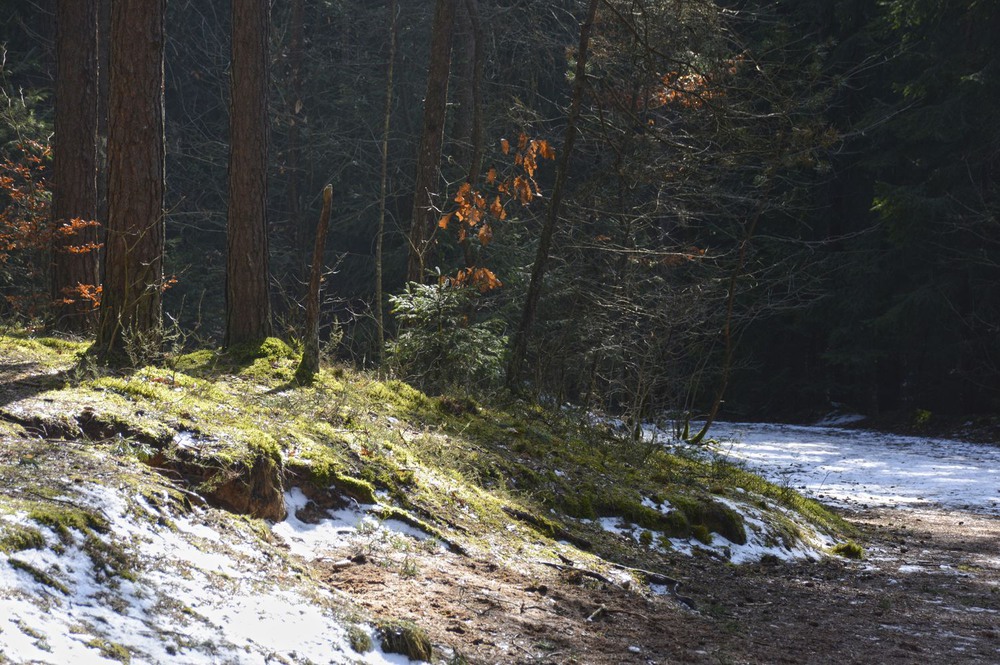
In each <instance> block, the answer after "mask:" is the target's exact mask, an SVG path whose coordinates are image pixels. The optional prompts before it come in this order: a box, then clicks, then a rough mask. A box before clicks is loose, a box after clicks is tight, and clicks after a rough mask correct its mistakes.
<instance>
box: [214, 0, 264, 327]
mask: <svg viewBox="0 0 1000 665" xmlns="http://www.w3.org/2000/svg"><path fill="white" fill-rule="evenodd" d="M232 9H233V46H232V65H231V67H232V74H231V76H232V80H231V90H232V93H231V96H230V107H229V218H228V221H227V225H226V230H227V236H228V253H227V260H226V339H225V345H226V346H227V347H230V346H233V345H237V344H256V343H259V342H262V341H264V339H266V338H267V337H268V336H270V334H271V304H270V297H269V289H268V286H269V284H268V281H269V271H268V247H267V144H268V117H267V88H268V83H269V79H268V48H267V47H268V28H269V24H270V17H269V11H270V2H269V0H244V1H243V2H234V3H233V4H232Z"/></svg>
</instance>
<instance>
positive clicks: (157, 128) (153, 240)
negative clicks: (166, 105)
mask: <svg viewBox="0 0 1000 665" xmlns="http://www.w3.org/2000/svg"><path fill="white" fill-rule="evenodd" d="M165 9H166V2H165V0H116V1H115V2H114V3H112V8H111V35H110V39H111V55H110V61H111V66H110V72H109V74H110V77H111V80H110V81H109V86H110V87H109V104H108V106H109V120H108V223H107V258H106V260H105V268H104V282H103V286H104V294H103V298H102V300H101V311H100V324H99V327H98V333H97V341H96V342H95V344H94V351H95V353H96V354H97V355H98V357H99V358H101V359H103V360H104V361H106V362H112V363H118V362H123V361H125V360H132V361H136V360H138V361H141V360H144V359H148V358H149V357H151V356H152V355H154V354H156V353H158V352H159V346H160V343H161V337H162V316H163V315H162V310H161V304H160V293H161V291H162V288H163V243H164V225H163V188H164V180H163V174H164V134H163V131H164V127H163V45H164V41H163V21H164V14H165Z"/></svg>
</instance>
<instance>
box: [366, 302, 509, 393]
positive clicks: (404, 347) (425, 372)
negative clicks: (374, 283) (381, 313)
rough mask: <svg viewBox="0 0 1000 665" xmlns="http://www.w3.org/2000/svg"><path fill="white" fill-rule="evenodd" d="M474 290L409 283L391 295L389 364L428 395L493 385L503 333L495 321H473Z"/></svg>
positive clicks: (500, 360) (500, 359)
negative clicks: (395, 325)
mask: <svg viewBox="0 0 1000 665" xmlns="http://www.w3.org/2000/svg"><path fill="white" fill-rule="evenodd" d="M478 297H479V296H478V294H477V292H476V291H474V290H473V289H470V288H464V287H458V286H453V285H451V284H449V283H447V282H446V283H443V284H427V285H425V284H415V283H410V284H408V285H407V287H406V291H404V292H403V293H401V294H399V295H396V296H392V297H391V298H390V299H389V300H390V302H391V303H392V307H393V313H394V314H395V315H396V317H397V318H398V319H399V322H400V333H399V336H398V337H397V338H396V340H395V341H394V342H391V343H390V344H388V345H387V348H386V351H387V359H388V361H389V364H390V366H391V367H392V368H393V369H394V370H395V371H396V372H397V373H398V374H399V375H400V376H401V377H403V378H405V379H406V380H408V381H410V382H412V383H414V384H415V385H417V386H419V387H420V388H421V389H422V390H424V391H426V392H431V393H442V392H446V391H448V390H461V391H464V392H466V393H470V392H471V393H482V392H487V391H489V390H491V389H492V388H494V387H496V386H498V385H499V383H500V380H501V378H502V376H503V361H504V352H505V349H506V347H507V337H506V336H505V335H503V332H502V330H503V324H502V322H500V321H498V320H496V319H489V320H486V321H480V322H475V318H476V310H475V306H476V302H477V299H478Z"/></svg>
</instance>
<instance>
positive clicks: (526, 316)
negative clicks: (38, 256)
mask: <svg viewBox="0 0 1000 665" xmlns="http://www.w3.org/2000/svg"><path fill="white" fill-rule="evenodd" d="M599 4H600V0H590V3H589V5H588V7H587V16H586V18H585V19H584V21H583V25H581V26H580V45H579V47H578V49H577V53H576V75H575V78H574V80H573V98H572V100H571V102H570V108H569V117H568V118H567V119H566V140H565V141H564V142H563V148H562V154H561V155H560V156H559V164H558V166H557V167H556V182H555V186H554V187H553V188H552V199H551V200H550V201H549V208H548V211H547V214H546V217H545V225H544V226H543V227H542V236H541V238H539V240H538V250H537V252H536V254H535V263H534V265H533V266H532V268H531V281H530V283H529V284H528V293H527V295H526V296H525V299H524V309H523V310H522V312H521V320H520V322H519V323H518V325H517V331H516V332H515V334H514V338H513V343H512V348H511V358H510V364H509V365H508V367H507V386H508V387H509V388H512V389H513V388H516V387H517V384H518V382H519V381H520V380H521V367H522V365H523V364H524V355H525V353H526V351H527V348H528V335H529V334H530V332H531V326H532V323H534V320H535V311H536V310H537V308H538V299H539V297H540V296H541V293H542V278H543V277H544V276H545V268H546V263H548V260H549V251H550V249H551V247H552V234H553V233H554V231H555V228H556V222H557V221H558V219H559V210H560V206H561V205H562V197H563V189H564V188H565V186H566V177H567V176H568V175H569V174H568V172H569V164H570V162H569V157H570V154H571V153H572V151H573V142H574V141H576V123H577V119H578V118H579V117H580V107H581V106H582V104H583V92H584V88H585V86H586V84H587V51H588V49H589V48H590V31H591V29H592V28H593V26H594V19H595V17H596V16H597V6H598V5H599Z"/></svg>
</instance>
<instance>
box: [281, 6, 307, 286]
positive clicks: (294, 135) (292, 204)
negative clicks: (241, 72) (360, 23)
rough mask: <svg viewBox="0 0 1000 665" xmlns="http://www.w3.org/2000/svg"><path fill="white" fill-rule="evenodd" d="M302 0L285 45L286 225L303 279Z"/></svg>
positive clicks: (304, 225) (304, 233)
mask: <svg viewBox="0 0 1000 665" xmlns="http://www.w3.org/2000/svg"><path fill="white" fill-rule="evenodd" d="M303 3H304V0H292V16H291V28H290V29H291V42H290V44H289V48H288V61H289V69H290V70H291V71H290V72H289V73H290V82H289V88H290V92H291V95H290V99H289V100H288V107H289V108H288V122H289V126H288V156H287V159H286V165H287V169H288V182H287V186H288V225H289V228H291V230H292V234H291V235H292V239H293V243H294V250H293V251H294V252H295V256H294V260H295V266H296V277H297V278H298V279H301V280H302V281H303V282H304V281H305V276H306V257H307V256H308V235H309V234H308V233H307V232H306V224H305V220H304V219H303V217H302V210H301V208H300V205H301V204H300V202H299V182H300V178H301V170H302V166H301V159H300V158H301V155H300V151H301V142H300V139H299V124H300V123H301V122H302V119H303V118H304V117H305V116H304V115H302V61H303V43H304V39H305V34H304V33H305V8H304V7H303Z"/></svg>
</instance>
